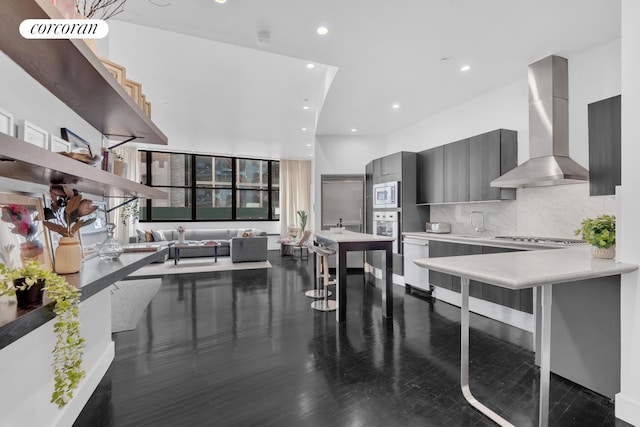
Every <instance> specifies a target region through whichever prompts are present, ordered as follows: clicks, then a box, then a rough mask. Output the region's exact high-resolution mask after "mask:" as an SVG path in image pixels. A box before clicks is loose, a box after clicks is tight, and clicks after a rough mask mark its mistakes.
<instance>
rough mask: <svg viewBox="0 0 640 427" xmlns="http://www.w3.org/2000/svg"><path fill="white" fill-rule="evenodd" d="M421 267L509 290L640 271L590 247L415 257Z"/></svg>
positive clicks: (634, 266) (415, 261) (633, 265)
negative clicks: (594, 254)
mask: <svg viewBox="0 0 640 427" xmlns="http://www.w3.org/2000/svg"><path fill="white" fill-rule="evenodd" d="M413 262H414V263H415V264H417V265H418V266H420V267H425V268H429V269H431V270H436V271H441V272H443V273H449V274H453V275H455V276H460V277H467V278H469V279H471V280H478V281H481V282H485V283H490V284H494V285H498V286H501V287H504V288H509V289H525V288H531V287H534V286H539V285H543V284H546V283H553V284H556V283H564V282H572V281H575V280H582V279H592V278H596V277H604V276H612V275H615V274H622V273H629V272H631V271H634V270H637V269H638V266H637V265H635V264H624V263H619V262H616V261H615V260H608V259H597V258H592V257H591V247H590V246H586V247H584V246H580V247H568V248H566V249H563V250H561V251H523V252H507V253H499V254H486V255H465V256H455V257H442V258H425V259H416V260H413Z"/></svg>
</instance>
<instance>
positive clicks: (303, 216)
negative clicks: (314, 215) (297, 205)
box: [296, 210, 308, 233]
mask: <svg viewBox="0 0 640 427" xmlns="http://www.w3.org/2000/svg"><path fill="white" fill-rule="evenodd" d="M296 213H297V214H298V218H300V231H301V232H302V233H304V229H305V228H307V219H308V216H307V212H306V211H304V210H299V211H297V212H296Z"/></svg>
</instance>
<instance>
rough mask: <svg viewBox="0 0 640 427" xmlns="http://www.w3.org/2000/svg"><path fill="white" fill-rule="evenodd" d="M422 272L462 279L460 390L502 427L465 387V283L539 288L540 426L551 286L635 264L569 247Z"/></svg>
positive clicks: (438, 263)
mask: <svg viewBox="0 0 640 427" xmlns="http://www.w3.org/2000/svg"><path fill="white" fill-rule="evenodd" d="M414 262H415V263H416V264H417V265H419V266H421V267H424V268H428V269H430V270H435V271H439V272H443V273H448V274H453V275H456V276H459V277H461V279H462V280H461V284H462V288H461V295H462V302H461V326H460V327H461V354H460V358H461V360H460V386H461V388H462V392H463V395H464V397H465V399H466V400H467V401H468V402H469V403H470V404H471V405H472V406H473V407H475V408H476V409H478V410H479V411H480V412H482V413H483V414H485V415H487V416H488V417H489V418H491V419H492V420H493V421H495V422H496V423H498V424H499V425H502V426H511V425H512V424H511V423H509V422H508V421H507V420H506V419H504V418H503V417H501V416H500V415H498V414H497V413H495V412H494V411H492V410H491V409H489V408H487V407H486V406H485V405H483V404H482V403H481V402H479V401H478V400H477V399H476V398H475V397H474V396H473V394H472V393H471V390H470V388H469V282H470V280H476V281H480V282H486V283H491V284H493V285H496V286H500V287H503V288H506V289H511V290H519V289H528V288H533V287H537V288H539V289H541V293H540V294H539V295H540V300H541V306H542V310H541V316H540V317H541V319H540V325H541V327H540V331H541V337H540V346H539V348H538V349H537V351H538V352H539V354H540V418H539V425H541V426H547V425H548V415H549V381H550V355H551V303H552V290H553V285H554V284H555V285H556V286H557V285H561V284H565V283H571V282H576V281H580V280H584V279H593V278H600V277H607V276H612V275H618V274H624V273H629V272H632V271H635V270H637V269H638V266H637V265H634V264H623V263H617V262H615V261H614V260H604V259H595V258H592V257H591V255H590V248H588V247H572V248H566V249H563V250H558V251H555V250H554V251H527V252H512V253H499V254H488V255H469V256H458V257H441V258H429V259H418V260H414Z"/></svg>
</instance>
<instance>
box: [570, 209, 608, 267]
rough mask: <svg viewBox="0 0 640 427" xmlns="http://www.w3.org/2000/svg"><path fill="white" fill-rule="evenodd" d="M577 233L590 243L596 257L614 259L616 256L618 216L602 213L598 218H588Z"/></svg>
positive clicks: (592, 252)
mask: <svg viewBox="0 0 640 427" xmlns="http://www.w3.org/2000/svg"><path fill="white" fill-rule="evenodd" d="M575 233H576V235H579V234H582V238H583V239H584V240H585V241H586V242H587V243H589V244H590V245H591V246H592V248H591V255H592V256H593V257H594V258H605V259H612V258H615V256H616V217H615V216H613V215H600V216H598V217H596V218H586V219H584V220H583V221H582V223H581V224H580V228H579V229H577V230H576V231H575Z"/></svg>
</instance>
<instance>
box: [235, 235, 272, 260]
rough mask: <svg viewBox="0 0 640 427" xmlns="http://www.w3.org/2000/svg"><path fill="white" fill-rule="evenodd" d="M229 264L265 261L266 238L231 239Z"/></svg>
mask: <svg viewBox="0 0 640 427" xmlns="http://www.w3.org/2000/svg"><path fill="white" fill-rule="evenodd" d="M230 249H231V262H256V261H266V260H267V236H258V237H234V238H232V239H231V245H230Z"/></svg>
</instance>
